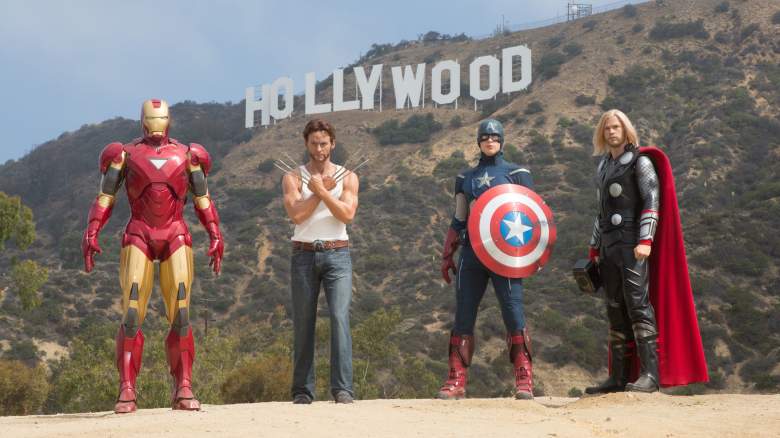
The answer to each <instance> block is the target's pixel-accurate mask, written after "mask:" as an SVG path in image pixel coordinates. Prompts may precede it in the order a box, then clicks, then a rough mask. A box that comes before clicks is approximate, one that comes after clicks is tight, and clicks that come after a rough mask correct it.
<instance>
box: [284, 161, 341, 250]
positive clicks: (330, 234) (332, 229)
mask: <svg viewBox="0 0 780 438" xmlns="http://www.w3.org/2000/svg"><path fill="white" fill-rule="evenodd" d="M340 169H341V166H339V165H336V171H337V172H338V171H339V170H340ZM300 171H301V175H304V176H307V177H309V178H311V175H310V174H309V171H308V170H306V166H300ZM302 186H303V187H302V189H301V196H302V197H303V199H309V198H310V197H311V196H312V195H313V193H312V192H311V190H309V188H308V187H306V184H302ZM343 190H344V180H343V179H342V180H341V181H339V182H337V183H336V187H334V188H333V189H332V190H331V191H330V194H331V195H333V197H334V198H336V199H338V198H340V197H341V193H342V191H343ZM292 240H294V241H296V242H308V243H311V242H314V241H315V240H323V241H325V240H349V236H347V225H346V224H345V223H344V222H341V221H340V220H338V219H336V218H335V217H334V216H333V213H331V212H330V210H329V209H328V206H327V205H325V203H324V202H322V201H320V203H319V204H317V208H315V209H314V213H312V215H311V216H309V218H308V219H306V220H305V221H303V222H302V223H300V224H297V225H295V231H293V236H292Z"/></svg>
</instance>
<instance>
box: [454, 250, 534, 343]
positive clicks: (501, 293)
mask: <svg viewBox="0 0 780 438" xmlns="http://www.w3.org/2000/svg"><path fill="white" fill-rule="evenodd" d="M488 279H490V280H491V281H492V282H493V289H495V291H496V297H498V303H499V305H500V306H501V317H502V318H503V319H504V326H506V330H507V332H508V333H514V332H519V331H521V330H523V328H524V327H525V316H524V314H523V279H522V278H507V277H504V276H501V275H498V274H496V273H494V272H492V271H490V270H489V269H488V268H486V267H485V265H483V264H482V262H480V261H479V259H478V258H477V255H476V254H474V250H473V249H472V248H471V245H470V244H469V243H468V242H466V244H465V245H463V249H462V250H461V252H460V260H459V261H458V277H457V283H456V286H455V300H456V303H457V308H456V310H455V327H454V328H453V330H452V332H453V334H454V335H473V334H474V325H475V324H476V322H477V310H479V303H480V301H482V297H483V296H484V295H485V289H487V282H488Z"/></svg>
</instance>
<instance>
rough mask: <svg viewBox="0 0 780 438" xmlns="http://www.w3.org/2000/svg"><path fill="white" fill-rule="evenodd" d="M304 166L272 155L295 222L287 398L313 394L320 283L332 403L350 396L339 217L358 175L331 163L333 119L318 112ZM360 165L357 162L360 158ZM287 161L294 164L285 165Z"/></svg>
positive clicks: (353, 202) (348, 282) (347, 298)
mask: <svg viewBox="0 0 780 438" xmlns="http://www.w3.org/2000/svg"><path fill="white" fill-rule="evenodd" d="M303 139H304V142H305V145H306V150H307V152H308V156H309V158H308V161H307V162H306V164H305V165H300V166H299V165H297V164H296V163H292V165H289V164H287V163H286V162H284V161H281V160H279V162H278V163H277V167H279V168H281V169H282V170H284V171H285V175H284V177H283V179H282V187H283V191H284V208H285V210H286V211H287V215H288V216H289V217H290V219H291V220H292V222H293V223H294V224H295V230H294V232H293V236H292V247H293V253H292V259H291V263H290V285H291V289H292V311H293V312H292V313H293V327H294V347H293V351H294V353H293V356H294V357H293V382H292V397H293V403H295V404H310V403H311V402H312V401H313V400H314V392H315V391H314V337H315V336H314V335H315V323H316V321H317V299H318V297H319V293H320V285H322V286H323V287H324V289H325V298H326V299H327V301H328V308H329V310H330V323H331V328H330V334H331V338H330V348H331V353H330V389H331V394H332V396H333V399H334V400H335V401H336V403H352V399H353V396H354V392H353V388H352V335H351V333H350V326H349V305H350V302H351V300H352V260H351V258H350V253H349V237H348V235H347V224H349V223H351V222H352V220H353V219H354V218H355V212H356V210H357V206H358V177H357V175H356V174H355V173H354V172H353V171H354V170H355V169H356V168H357V167H355V168H354V169H352V171H350V170H347V169H346V168H345V167H344V166H339V165H337V164H334V163H333V162H331V153H332V152H333V150H334V148H335V147H336V132H335V130H334V128H333V126H332V125H331V124H330V123H328V122H326V121H325V120H322V119H314V120H311V121H310V122H309V123H307V124H306V127H305V128H304V130H303ZM363 164H364V163H363ZM293 166H294V167H293Z"/></svg>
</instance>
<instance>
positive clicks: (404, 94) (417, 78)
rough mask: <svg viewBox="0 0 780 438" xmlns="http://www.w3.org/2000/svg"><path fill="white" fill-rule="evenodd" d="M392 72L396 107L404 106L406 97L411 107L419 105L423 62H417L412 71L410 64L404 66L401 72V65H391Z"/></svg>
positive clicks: (422, 81)
mask: <svg viewBox="0 0 780 438" xmlns="http://www.w3.org/2000/svg"><path fill="white" fill-rule="evenodd" d="M392 72H393V89H394V90H395V107H396V109H402V108H404V107H406V100H407V99H408V100H409V104H410V106H411V107H412V108H417V107H418V106H420V97H421V96H422V94H423V84H424V83H425V63H422V64H417V71H416V72H412V66H411V65H407V66H405V67H404V71H403V73H402V72H401V67H393V68H392Z"/></svg>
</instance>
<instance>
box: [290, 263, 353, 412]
mask: <svg viewBox="0 0 780 438" xmlns="http://www.w3.org/2000/svg"><path fill="white" fill-rule="evenodd" d="M321 284H322V286H324V288H325V298H326V299H327V300H328V309H329V310H330V390H331V393H333V394H335V393H336V391H341V390H343V391H347V392H349V393H350V394H352V395H354V394H353V391H352V334H351V333H350V328H349V304H350V302H351V301H352V259H351V258H350V256H349V248H338V249H332V250H326V251H318V252H314V251H304V250H299V249H294V250H293V254H292V260H291V263H290V285H291V287H292V311H293V327H294V332H295V333H294V335H295V339H294V346H293V382H292V394H293V397H294V396H295V395H297V394H301V393H303V394H307V395H308V396H309V397H311V398H312V399H313V398H314V333H315V324H316V323H317V299H318V298H319V295H320V285H321Z"/></svg>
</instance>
